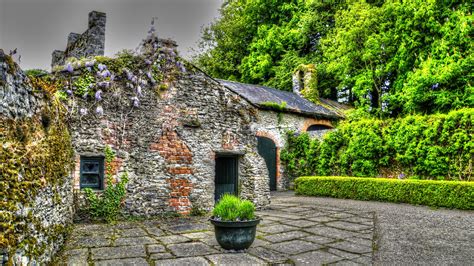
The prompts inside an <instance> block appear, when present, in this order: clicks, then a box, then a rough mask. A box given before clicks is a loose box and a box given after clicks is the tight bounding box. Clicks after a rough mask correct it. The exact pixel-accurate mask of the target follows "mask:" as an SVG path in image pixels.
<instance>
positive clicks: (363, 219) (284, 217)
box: [57, 202, 375, 265]
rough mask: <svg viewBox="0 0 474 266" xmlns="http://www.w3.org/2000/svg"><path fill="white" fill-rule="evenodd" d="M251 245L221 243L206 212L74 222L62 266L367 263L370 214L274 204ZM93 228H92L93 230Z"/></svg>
mask: <svg viewBox="0 0 474 266" xmlns="http://www.w3.org/2000/svg"><path fill="white" fill-rule="evenodd" d="M257 215H258V216H260V217H262V219H263V220H262V222H261V223H260V224H259V225H258V227H257V237H256V239H255V241H254V243H253V244H252V246H251V247H250V249H248V250H245V251H241V252H238V253H236V252H235V251H234V252H233V251H227V250H224V249H222V248H221V247H220V246H219V245H218V243H217V241H216V239H215V236H214V228H213V226H211V224H210V223H209V221H207V217H190V218H173V219H170V218H168V219H150V220H145V221H124V222H119V223H117V224H115V225H108V224H79V225H76V227H75V229H74V230H73V232H72V233H71V235H70V237H69V238H68V241H67V242H66V246H65V248H64V252H63V253H62V254H60V255H59V256H58V258H57V262H58V264H61V265H275V264H279V265H295V264H296V265H300V264H310V265H322V264H332V263H336V264H338V265H353V264H356V265H360V264H364V265H367V264H371V261H372V252H373V251H372V246H373V245H372V243H373V242H372V240H373V237H374V232H375V230H374V226H375V223H374V220H373V219H374V215H373V214H370V213H367V212H366V211H364V212H361V215H358V213H357V212H353V211H350V210H346V209H344V208H334V207H325V206H319V205H315V204H312V205H304V204H286V203H284V202H278V203H273V204H271V205H270V208H269V209H267V210H263V211H259V212H258V213H257ZM95 231H97V232H98V233H97V234H94V232H95Z"/></svg>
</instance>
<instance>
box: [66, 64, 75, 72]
mask: <svg viewBox="0 0 474 266" xmlns="http://www.w3.org/2000/svg"><path fill="white" fill-rule="evenodd" d="M66 70H67V71H68V72H69V73H72V72H74V67H72V64H71V63H67V66H66Z"/></svg>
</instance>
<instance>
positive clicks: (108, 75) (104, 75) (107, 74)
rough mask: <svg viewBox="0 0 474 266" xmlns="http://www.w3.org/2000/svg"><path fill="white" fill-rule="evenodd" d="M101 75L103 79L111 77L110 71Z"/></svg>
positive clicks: (105, 71)
mask: <svg viewBox="0 0 474 266" xmlns="http://www.w3.org/2000/svg"><path fill="white" fill-rule="evenodd" d="M100 75H101V76H102V77H103V78H106V77H110V71H108V70H107V69H106V70H104V71H102V73H100Z"/></svg>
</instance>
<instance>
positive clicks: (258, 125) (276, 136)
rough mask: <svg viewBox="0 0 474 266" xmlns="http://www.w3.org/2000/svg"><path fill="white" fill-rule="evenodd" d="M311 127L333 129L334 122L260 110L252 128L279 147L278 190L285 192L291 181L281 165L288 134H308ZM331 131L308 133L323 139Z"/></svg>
mask: <svg viewBox="0 0 474 266" xmlns="http://www.w3.org/2000/svg"><path fill="white" fill-rule="evenodd" d="M311 125H324V126H327V127H330V128H332V127H333V125H332V122H331V121H330V120H327V119H317V118H312V117H306V116H302V115H299V114H294V113H278V112H277V111H270V110H259V111H258V114H257V120H256V121H255V122H253V123H252V125H251V128H252V130H254V131H255V132H257V135H258V136H261V137H266V138H269V139H272V140H273V142H274V143H275V146H276V147H277V151H276V153H277V190H285V189H287V188H288V186H289V180H288V178H286V176H285V170H284V167H283V165H281V164H280V151H281V149H283V148H284V147H285V145H286V132H288V131H293V132H295V133H300V132H306V130H307V129H308V127H310V126H311ZM330 130H331V129H327V130H320V131H312V132H308V133H309V134H310V135H311V136H312V137H317V138H320V139H321V138H322V137H323V136H324V134H325V133H327V132H329V131H330Z"/></svg>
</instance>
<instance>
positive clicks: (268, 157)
mask: <svg viewBox="0 0 474 266" xmlns="http://www.w3.org/2000/svg"><path fill="white" fill-rule="evenodd" d="M257 139H258V153H259V154H260V156H262V157H263V159H264V160H265V163H266V164H267V168H268V174H269V178H270V190H271V191H275V190H276V188H277V184H276V173H277V172H276V171H277V169H276V163H277V161H276V160H277V156H276V146H275V142H273V140H271V139H269V138H265V137H257Z"/></svg>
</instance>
